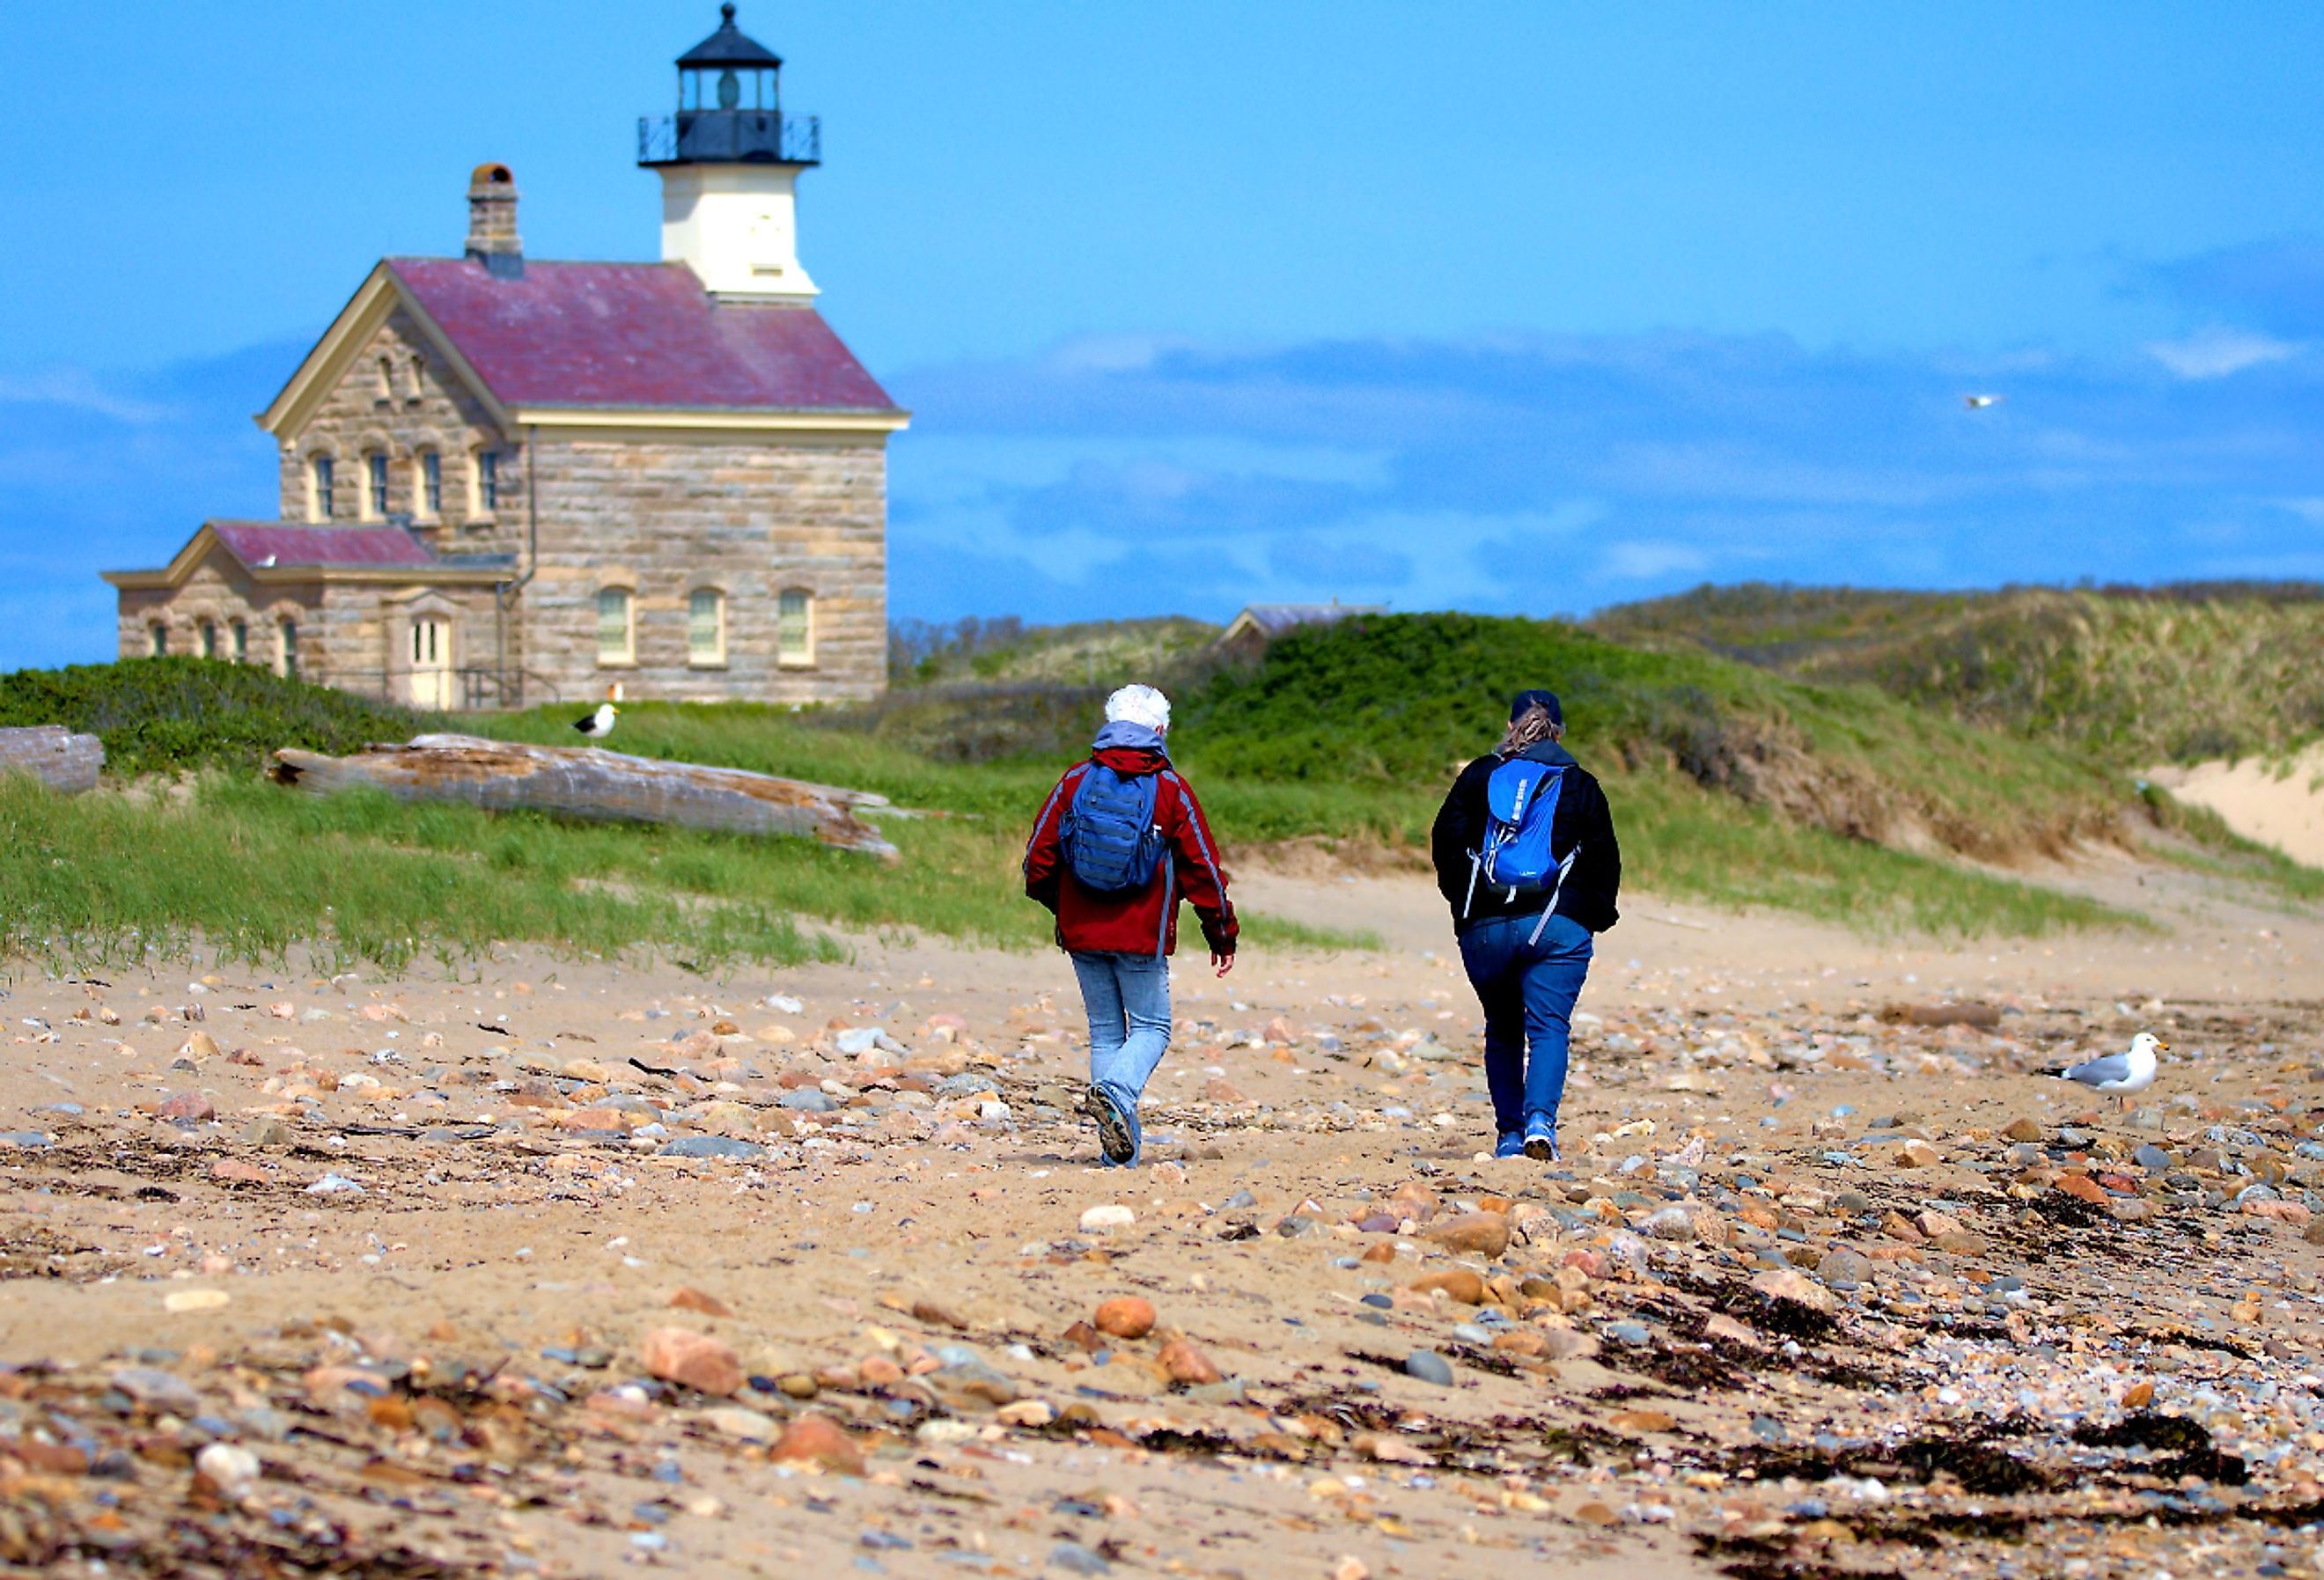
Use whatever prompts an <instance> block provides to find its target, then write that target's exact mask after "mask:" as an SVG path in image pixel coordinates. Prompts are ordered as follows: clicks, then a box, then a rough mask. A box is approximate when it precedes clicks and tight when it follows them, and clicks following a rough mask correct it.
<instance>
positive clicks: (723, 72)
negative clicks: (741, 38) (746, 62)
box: [678, 66, 780, 110]
mask: <svg viewBox="0 0 2324 1580" xmlns="http://www.w3.org/2000/svg"><path fill="white" fill-rule="evenodd" d="M779 107H780V106H779V105H778V103H777V102H776V82H775V73H774V70H773V69H772V68H771V67H740V68H738V67H733V66H717V67H711V66H681V67H679V68H678V108H679V109H681V110H772V109H777V108H779Z"/></svg>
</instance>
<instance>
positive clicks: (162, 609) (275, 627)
mask: <svg viewBox="0 0 2324 1580" xmlns="http://www.w3.org/2000/svg"><path fill="white" fill-rule="evenodd" d="M322 604H323V589H322V587H320V586H319V585H315V584H300V585H297V586H292V587H260V586H259V585H258V584H257V583H255V582H254V581H252V580H251V579H250V577H248V576H246V575H244V573H243V571H242V569H241V568H240V567H239V566H237V565H236V564H235V561H234V559H233V557H232V556H231V555H228V554H226V553H223V552H221V551H219V550H215V549H214V550H211V551H210V552H209V553H208V554H207V555H205V556H204V557H203V558H202V561H201V563H200V564H199V565H198V566H196V567H195V568H194V570H193V573H192V574H191V575H190V576H189V577H187V578H186V585H185V586H184V587H180V588H178V589H177V590H176V591H174V592H172V591H170V590H168V589H154V590H147V589H144V588H135V587H132V588H124V589H123V591H122V594H121V599H120V615H119V620H120V640H121V649H120V651H121V656H122V657H123V658H124V659H142V658H143V657H145V656H146V655H147V654H148V653H151V652H152V651H153V648H152V628H153V627H154V626H156V625H159V626H161V628H162V630H163V632H164V633H166V634H167V637H168V640H169V651H171V652H173V653H199V652H200V651H202V627H203V625H204V624H208V625H209V626H211V627H212V628H213V629H214V630H215V631H216V632H217V656H218V657H219V658H221V659H226V660H231V659H232V658H233V657H234V622H235V621H236V620H240V621H242V622H244V624H245V625H246V626H247V628H248V631H249V639H248V653H249V656H248V660H247V661H248V662H250V663H254V664H264V665H266V666H267V667H268V668H269V669H274V670H280V669H281V647H282V644H281V623H282V622H283V621H284V620H286V619H287V620H292V621H295V622H297V623H298V627H299V648H300V673H302V674H304V675H305V676H307V678H308V679H320V676H319V675H318V674H317V672H316V666H317V665H318V663H320V662H321V655H320V651H319V650H318V647H317V645H316V640H317V639H316V633H317V632H318V627H319V624H320V622H319V621H318V618H317V616H318V613H319V612H320V610H321V608H322Z"/></svg>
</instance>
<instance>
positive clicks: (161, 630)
mask: <svg viewBox="0 0 2324 1580" xmlns="http://www.w3.org/2000/svg"><path fill="white" fill-rule="evenodd" d="M145 651H147V652H149V653H151V654H152V655H153V656H154V657H155V658H157V659H158V658H160V657H161V656H162V655H163V654H165V653H167V652H168V651H170V628H169V627H168V626H166V625H163V624H159V623H158V622H157V623H156V624H152V625H148V626H147V627H146V628H145Z"/></svg>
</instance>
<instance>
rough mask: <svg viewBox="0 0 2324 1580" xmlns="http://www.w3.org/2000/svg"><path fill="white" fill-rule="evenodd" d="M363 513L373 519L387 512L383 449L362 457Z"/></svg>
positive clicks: (385, 457)
mask: <svg viewBox="0 0 2324 1580" xmlns="http://www.w3.org/2000/svg"><path fill="white" fill-rule="evenodd" d="M364 514H365V515H366V516H369V517H370V518H371V519H372V520H373V521H377V520H379V519H380V518H381V517H382V516H384V515H385V514H387V455H386V452H384V451H383V450H373V451H372V452H370V453H369V454H368V455H366V456H364Z"/></svg>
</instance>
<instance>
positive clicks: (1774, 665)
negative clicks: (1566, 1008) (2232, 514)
mask: <svg viewBox="0 0 2324 1580" xmlns="http://www.w3.org/2000/svg"><path fill="white" fill-rule="evenodd" d="M1591 629H1593V630H1595V631H1597V632H1598V633H1600V634H1602V635H1604V636H1606V637H1608V638H1609V639H1611V640H1614V641H1617V642H1626V643H1634V644H1646V645H1652V646H1656V647H1660V648H1664V649H1665V650H1671V649H1676V650H1683V651H1695V652H1705V651H1708V652H1717V653H1721V654H1725V655H1728V656H1731V657H1735V658H1739V659H1743V660H1746V661H1749V662H1750V663H1752V664H1754V665H1757V666H1759V667H1763V668H1766V669H1770V670H1775V671H1778V672H1780V673H1782V674H1784V675H1788V676H1793V677H1795V678H1798V679H1807V680H1815V681H1821V682H1827V683H1846V682H1862V683H1866V684H1869V685H1873V686H1877V687H1878V688H1880V689H1882V690H1883V691H1886V692H1887V693H1889V694H1890V695H1892V696H1894V697H1896V698H1900V699H1902V700H1904V701H1906V702H1909V703H1912V704H1914V705H1916V706H1918V707H1923V708H1926V709H1929V710H1931V711H1933V712H1938V713H1942V714H1945V715H1948V716H1952V717H1955V718H1958V719H1961V720H1965V721H1968V722H1970V723H1974V724H1978V725H1987V726H1990V727H1993V728H1995V729H1998V730H2003V731H2006V732H2008V733H2010V734H2014V735H2019V736H2022V737H2025V738H2029V739H2034V740H2041V741H2046V742H2052V743H2056V744H2064V745H2069V746H2072V747H2075V748H2077V749H2080V750H2082V751H2085V752H2089V753H2095V754H2098V755H2099V756H2102V757H2104V758H2105V759H2107V761H2108V762H2114V763H2116V764H2118V765H2120V766H2123V767H2126V768H2132V769H2135V768H2138V767H2144V766H2146V765H2148V764H2151V763H2154V762H2165V761H2180V762H2194V761H2199V760H2201V759H2204V758H2210V757H2240V756H2246V755H2253V754H2267V755H2274V754H2278V753H2285V752H2289V751H2292V750H2293V749H2295V748H2297V747H2299V746H2301V745H2303V744H2306V743H2307V742H2309V741H2311V740H2314V739H2316V738H2317V737H2319V735H2324V661H2319V658H2318V655H2319V653H2324V587H2315V586H2312V585H2309V584H2301V583H2266V584H2255V583H2214V584H2200V585H2193V586H2186V587H2160V588H2144V589H2127V588H2125V589H2108V590H2098V589H2089V588H2077V589H2071V590H2068V589H2061V588H2051V587H2022V588H2009V589H2005V590H2003V591H2000V592H1991V593H1886V592H1867V591H1858V590H1856V589H1853V588H1846V587H1770V586H1766V585H1745V586H1740V587H1703V588H1699V589H1697V590H1696V591H1694V592H1692V593H1687V594H1683V595H1682V596H1677V597H1672V598H1661V599H1656V600H1655V601H1653V602H1650V603H1644V604H1633V605H1625V606H1623V607H1620V608H1616V609H1609V610H1607V611H1605V612H1604V613H1603V614H1600V615H1599V616H1597V617H1596V618H1595V619H1594V620H1592V621H1591Z"/></svg>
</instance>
